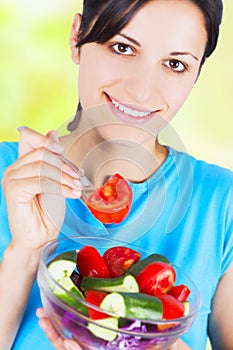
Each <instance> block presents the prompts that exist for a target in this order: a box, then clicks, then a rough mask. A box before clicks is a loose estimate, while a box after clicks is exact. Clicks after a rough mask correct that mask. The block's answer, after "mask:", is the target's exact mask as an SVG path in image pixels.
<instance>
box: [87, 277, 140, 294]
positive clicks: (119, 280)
mask: <svg viewBox="0 0 233 350" xmlns="http://www.w3.org/2000/svg"><path fill="white" fill-rule="evenodd" d="M81 289H82V290H101V291H103V292H135V293H136V292H139V287H138V284H137V281H136V279H135V278H134V277H133V276H131V275H124V276H120V277H116V278H97V277H83V279H82V283H81Z"/></svg>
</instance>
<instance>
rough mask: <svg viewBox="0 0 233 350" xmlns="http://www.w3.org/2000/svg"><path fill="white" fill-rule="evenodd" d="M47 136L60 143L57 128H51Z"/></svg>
mask: <svg viewBox="0 0 233 350" xmlns="http://www.w3.org/2000/svg"><path fill="white" fill-rule="evenodd" d="M45 136H46V137H48V138H49V139H52V140H53V141H54V142H58V143H59V137H58V132H57V130H51V131H49V132H48V133H47V134H46V135H45Z"/></svg>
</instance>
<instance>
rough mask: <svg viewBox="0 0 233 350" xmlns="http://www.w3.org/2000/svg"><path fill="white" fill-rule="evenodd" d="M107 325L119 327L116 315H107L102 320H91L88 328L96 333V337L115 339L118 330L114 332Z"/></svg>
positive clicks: (108, 339)
mask: <svg viewBox="0 0 233 350" xmlns="http://www.w3.org/2000/svg"><path fill="white" fill-rule="evenodd" d="M105 327H109V328H115V329H116V330H117V329H118V319H117V318H115V317H107V318H103V319H101V320H95V321H94V323H92V322H89V323H88V326H87V328H88V329H89V331H90V332H91V333H92V334H94V335H95V336H96V337H98V338H101V339H104V340H107V341H113V340H114V339H116V337H117V332H114V331H112V330H110V329H106V328H105Z"/></svg>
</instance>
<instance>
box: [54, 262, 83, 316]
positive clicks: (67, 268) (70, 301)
mask: <svg viewBox="0 0 233 350" xmlns="http://www.w3.org/2000/svg"><path fill="white" fill-rule="evenodd" d="M75 266H76V263H75V262H73V261H70V260H56V261H53V262H51V264H50V265H49V266H48V271H49V272H50V274H51V275H52V276H53V278H54V279H55V280H56V281H57V283H58V284H55V283H51V281H49V283H50V288H51V290H52V292H53V294H54V295H55V296H56V297H58V298H59V299H61V300H62V301H64V302H65V303H66V304H67V305H69V306H72V307H73V308H75V309H77V310H78V311H79V312H81V313H83V314H85V315H87V316H88V310H87V307H86V306H85V305H84V304H82V302H81V301H79V300H77V299H75V298H74V297H73V296H72V295H70V294H69V293H67V292H66V291H68V292H70V293H72V294H74V295H76V296H77V297H79V298H81V299H84V296H83V294H82V292H81V291H80V290H79V289H78V288H77V287H76V286H75V285H74V283H73V282H72V280H71V279H70V275H71V273H72V272H73V270H74V268H75ZM62 287H63V288H65V289H66V290H64V289H63V288H62Z"/></svg>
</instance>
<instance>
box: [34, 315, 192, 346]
mask: <svg viewBox="0 0 233 350" xmlns="http://www.w3.org/2000/svg"><path fill="white" fill-rule="evenodd" d="M36 315H37V317H39V325H40V327H41V328H42V329H43V331H44V332H45V334H46V336H47V338H48V339H49V340H50V342H51V343H52V345H53V346H54V348H55V349H56V350H82V348H81V347H80V346H79V345H78V344H77V343H76V342H75V341H73V340H70V339H64V338H62V337H61V336H60V335H59V334H58V333H57V331H56V330H55V329H54V327H53V325H52V324H51V322H50V321H49V319H48V317H47V315H46V313H45V311H44V309H43V308H39V309H37V311H36ZM167 350H191V348H190V347H189V346H188V345H187V344H185V343H184V342H183V340H181V339H178V340H177V341H176V342H175V343H174V344H173V345H171V346H170V347H169V348H168V349H167Z"/></svg>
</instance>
